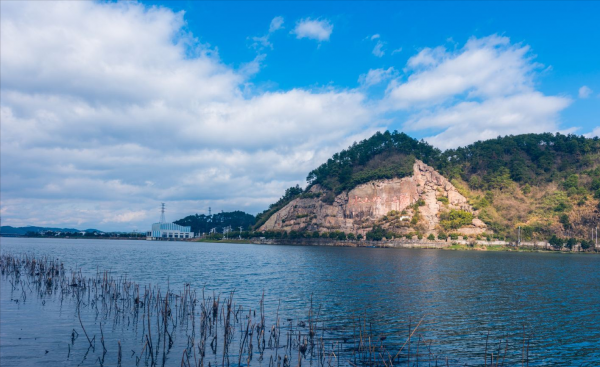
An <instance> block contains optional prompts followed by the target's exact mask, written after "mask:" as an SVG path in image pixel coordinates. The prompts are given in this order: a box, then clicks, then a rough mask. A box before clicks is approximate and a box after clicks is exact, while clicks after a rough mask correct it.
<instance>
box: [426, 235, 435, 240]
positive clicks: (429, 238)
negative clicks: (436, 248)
mask: <svg viewBox="0 0 600 367" xmlns="http://www.w3.org/2000/svg"><path fill="white" fill-rule="evenodd" d="M427 239H428V240H429V241H435V236H434V235H433V233H430V234H429V236H427Z"/></svg>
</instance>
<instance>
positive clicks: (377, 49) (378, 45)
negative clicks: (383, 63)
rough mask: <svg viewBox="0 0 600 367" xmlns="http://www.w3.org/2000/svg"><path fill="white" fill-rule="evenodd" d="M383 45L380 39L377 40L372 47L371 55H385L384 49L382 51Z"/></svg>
mask: <svg viewBox="0 0 600 367" xmlns="http://www.w3.org/2000/svg"><path fill="white" fill-rule="evenodd" d="M383 46H384V43H383V42H381V41H377V43H376V44H375V47H373V51H372V52H373V55H375V56H377V57H383V55H385V51H383Z"/></svg>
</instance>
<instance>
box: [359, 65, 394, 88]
mask: <svg viewBox="0 0 600 367" xmlns="http://www.w3.org/2000/svg"><path fill="white" fill-rule="evenodd" d="M394 75H396V70H395V69H394V68H393V67H390V68H387V69H370V70H369V72H368V73H366V74H362V75H361V76H360V77H359V78H358V82H359V83H360V84H361V85H362V86H364V87H370V86H372V85H377V84H379V83H381V82H383V81H385V80H388V79H390V78H392V77H393V76H394Z"/></svg>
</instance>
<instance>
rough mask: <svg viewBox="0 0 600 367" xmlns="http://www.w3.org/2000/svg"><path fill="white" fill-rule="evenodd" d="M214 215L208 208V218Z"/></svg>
mask: <svg viewBox="0 0 600 367" xmlns="http://www.w3.org/2000/svg"><path fill="white" fill-rule="evenodd" d="M211 215H212V213H211V210H210V206H209V207H208V216H209V217H210V216H211Z"/></svg>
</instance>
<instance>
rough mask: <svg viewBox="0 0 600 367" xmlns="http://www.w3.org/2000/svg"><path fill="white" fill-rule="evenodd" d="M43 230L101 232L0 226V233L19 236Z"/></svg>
mask: <svg viewBox="0 0 600 367" xmlns="http://www.w3.org/2000/svg"><path fill="white" fill-rule="evenodd" d="M44 231H52V232H63V233H64V232H68V233H74V232H90V233H93V232H102V231H99V230H97V229H85V230H81V229H75V228H53V227H35V226H27V227H12V226H2V227H0V233H1V234H13V235H19V236H23V235H25V234H27V232H34V233H39V232H44Z"/></svg>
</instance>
